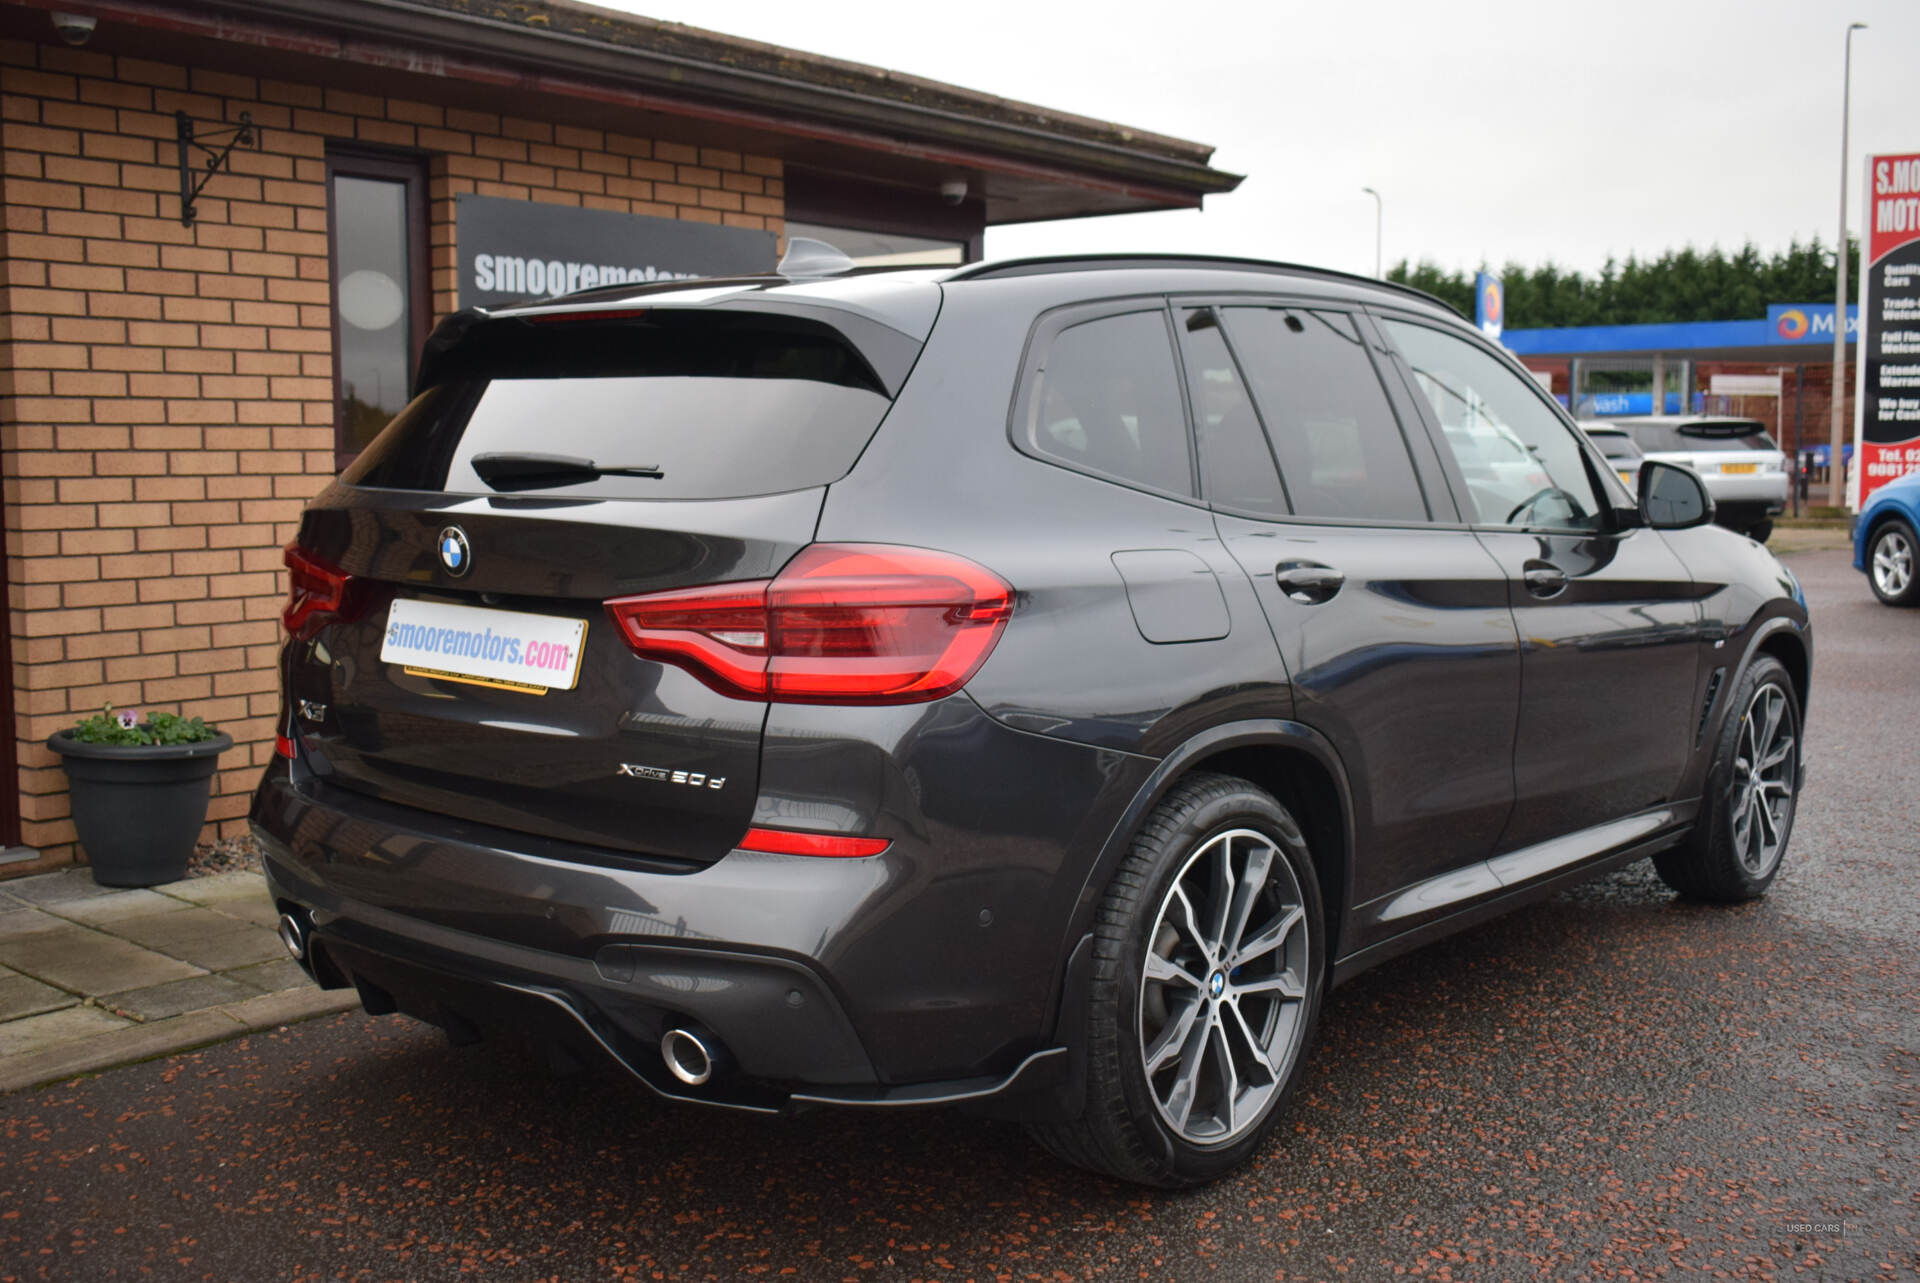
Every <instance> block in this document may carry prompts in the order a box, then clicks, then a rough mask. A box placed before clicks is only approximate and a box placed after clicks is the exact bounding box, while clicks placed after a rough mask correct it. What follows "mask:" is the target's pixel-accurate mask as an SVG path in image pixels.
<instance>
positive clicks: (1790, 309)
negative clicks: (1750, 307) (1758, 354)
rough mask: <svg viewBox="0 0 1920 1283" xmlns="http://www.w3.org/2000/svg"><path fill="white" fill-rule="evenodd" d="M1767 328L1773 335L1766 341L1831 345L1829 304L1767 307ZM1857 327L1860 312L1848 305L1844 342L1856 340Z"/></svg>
mask: <svg viewBox="0 0 1920 1283" xmlns="http://www.w3.org/2000/svg"><path fill="white" fill-rule="evenodd" d="M1767 325H1768V327H1769V328H1770V329H1772V331H1773V333H1772V334H1771V335H1769V336H1768V338H1769V339H1770V340H1771V341H1772V342H1775V343H1812V342H1815V341H1817V340H1824V341H1826V342H1828V343H1831V342H1833V304H1831V303H1774V304H1772V305H1770V306H1769V307H1768V308H1767ZM1859 328H1860V309H1859V308H1857V307H1854V306H1853V305H1852V304H1849V305H1848V306H1847V341H1848V342H1849V343H1851V342H1853V340H1854V339H1855V338H1856V337H1857V334H1856V331H1858V330H1859Z"/></svg>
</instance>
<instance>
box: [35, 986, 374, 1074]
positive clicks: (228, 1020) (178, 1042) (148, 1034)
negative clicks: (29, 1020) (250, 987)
mask: <svg viewBox="0 0 1920 1283" xmlns="http://www.w3.org/2000/svg"><path fill="white" fill-rule="evenodd" d="M295 996H296V995H286V994H263V995H261V997H260V998H259V999H256V1000H254V1001H255V1002H257V1003H258V1004H259V1005H257V1006H249V1007H248V1009H247V1010H246V1011H245V1012H243V1013H241V1014H239V1015H235V1014H230V1013H233V1012H235V1011H236V1010H238V1008H237V1007H212V1008H209V1009H207V1010H206V1011H192V1012H188V1013H187V1014H186V1015H184V1016H174V1017H172V1018H171V1019H168V1020H155V1021H153V1022H151V1023H149V1024H144V1025H130V1026H128V1027H127V1028H126V1029H124V1030H122V1031H121V1032H118V1033H115V1034H112V1035H111V1036H108V1037H100V1038H82V1039H79V1040H77V1041H73V1042H68V1043H63V1044H61V1045H59V1046H55V1047H49V1048H47V1049H46V1050H44V1051H39V1052H34V1053H32V1054H28V1055H21V1056H8V1057H4V1058H0V1092H9V1091H19V1090H20V1089H22V1088H25V1087H38V1086H40V1085H41V1084H43V1083H52V1082H59V1081H60V1080H61V1079H63V1078H72V1077H74V1076H75V1075H78V1074H86V1073H93V1072H95V1071H96V1070H101V1069H110V1068H112V1067H113V1066H115V1065H130V1064H132V1063H134V1062H135V1061H139V1060H151V1059H152V1058H154V1057H155V1056H166V1055H171V1054H173V1053H175V1052H180V1051H188V1050H191V1049H192V1048H194V1047H202V1046H205V1045H206V1044H208V1043H212V1042H220V1041H222V1040H224V1039H227V1038H232V1037H234V1036H236V1035H238V1034H244V1033H251V1032H255V1031H258V1030H261V1029H267V1028H274V1027H278V1026H280V1025H287V1024H293V1023H295V1022H297V1021H301V1020H308V1019H311V1018H313V1017H315V1016H325V1015H332V1014H334V1013H336V1012H342V1011H346V1010H349V1009H350V1008H352V1007H354V1006H356V1005H357V1003H358V999H357V998H356V997H355V995H354V992H353V990H351V989H335V990H323V989H313V990H308V991H305V992H303V993H299V994H298V995H297V996H298V997H299V998H300V999H302V1000H301V1001H292V1000H291V999H292V998H293V997H295ZM282 999H288V1000H287V1001H281V1000H282Z"/></svg>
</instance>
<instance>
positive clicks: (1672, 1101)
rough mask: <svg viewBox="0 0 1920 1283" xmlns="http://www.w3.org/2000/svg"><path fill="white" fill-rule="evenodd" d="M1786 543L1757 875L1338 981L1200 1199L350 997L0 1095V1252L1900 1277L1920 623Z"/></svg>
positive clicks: (1603, 896) (30, 1269)
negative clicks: (749, 1100) (762, 1110)
mask: <svg viewBox="0 0 1920 1283" xmlns="http://www.w3.org/2000/svg"><path fill="white" fill-rule="evenodd" d="M1792 564H1793V565H1794V566H1795V568H1796V569H1797V570H1798V571H1799V572H1800V573H1801V575H1802V577H1803V579H1804V580H1805V583H1806V588H1807V592H1808V595H1809V597H1810V599H1811V600H1812V602H1813V606H1814V612H1815V618H1816V629H1817V643H1816V644H1817V647H1818V653H1817V658H1816V666H1815V678H1814V682H1815V693H1814V703H1813V708H1812V710H1811V716H1810V718H1809V724H1808V735H1809V752H1810V756H1811V761H1812V779H1811V783H1810V787H1809V790H1808V792H1807V794H1806V795H1805V797H1804V800H1803V804H1802V809H1801V812H1800V817H1799V821H1798V828H1797V831H1796V833H1795V835H1794V839H1793V846H1792V850H1791V852H1790V854H1789V857H1788V860H1789V863H1788V866H1787V869H1786V871H1785V873H1784V874H1783V876H1782V878H1781V880H1780V881H1779V883H1778V884H1777V885H1776V886H1775V888H1774V890H1773V893H1772V894H1771V895H1770V896H1769V897H1768V898H1767V899H1766V900H1765V901H1763V902H1761V903H1757V904H1753V905H1748V906H1743V907H1740V908H1735V909H1720V908H1706V907H1700V906H1694V905H1689V904H1685V903H1681V902H1678V901H1676V900H1675V899H1674V898H1673V897H1672V896H1671V895H1669V894H1668V893H1667V892H1666V891H1665V889H1664V888H1663V887H1661V886H1660V885H1659V884H1658V883H1657V882H1656V881H1655V880H1654V879H1653V878H1652V876H1651V872H1650V871H1649V870H1646V869H1644V868H1638V867H1637V868H1633V869H1629V870H1626V871H1624V872H1622V873H1620V874H1617V875H1614V876H1612V877H1610V878H1608V879H1606V880H1604V881H1601V882H1598V883H1592V884H1589V885H1588V886H1586V887H1583V888H1580V889H1578V890H1576V891H1573V892H1570V893H1568V894H1565V895H1562V896H1560V897H1558V898H1557V899H1555V900H1552V901H1550V902H1548V903H1545V904H1543V905H1540V906H1537V907H1535V908H1532V909H1528V910H1524V911H1522V912H1520V913H1518V914H1515V915H1513V916H1510V917H1508V918H1506V919H1504V920H1502V921H1500V922H1497V923H1494V924H1491V925H1489V926H1487V927H1484V928H1482V929H1479V930H1475V931H1472V932H1470V933H1468V934H1466V935H1464V936H1461V937H1458V938H1456V939H1454V940H1452V941H1449V942H1446V943H1443V944H1440V945H1436V946H1433V947H1430V948H1427V949H1425V950H1423V951H1421V952H1418V953H1416V954H1414V955H1411V956H1409V957H1406V958H1403V959H1400V960H1398V961H1396V962H1394V963H1392V964H1390V965H1388V966H1385V967H1382V968H1380V969H1379V970H1377V971H1374V972H1372V973H1370V974H1368V975H1367V976H1365V977H1363V978H1362V979H1360V980H1358V981H1356V982H1355V983H1354V984H1352V985H1350V986H1349V987H1347V988H1345V989H1343V990H1341V991H1340V992H1339V993H1337V994H1336V995H1335V996H1334V997H1333V999H1332V1001H1331V1003H1330V1005H1329V1008H1328V1010H1327V1013H1326V1019H1325V1024H1324V1032H1323V1039H1322V1043H1321V1046H1320V1048H1319V1050H1318V1053H1317V1055H1316V1056H1315V1059H1314V1062H1313V1067H1312V1070H1311V1072H1310V1075H1309V1077H1308V1079H1307V1081H1306V1083H1305V1086H1304V1088H1303V1090H1302V1092H1301V1095H1300V1096H1299V1098H1298V1100H1297V1102H1296V1104H1295V1105H1294V1107H1293V1110H1292V1113H1291V1115H1290V1117H1289V1118H1288V1120H1287V1122H1286V1124H1285V1127H1284V1129H1283V1132H1282V1135H1281V1137H1280V1141H1279V1143H1277V1144H1275V1145H1274V1146H1272V1147H1271V1148H1270V1150H1269V1151H1268V1152H1267V1153H1266V1154H1265V1155H1264V1157H1263V1158H1262V1159H1261V1160H1260V1161H1259V1162H1258V1163H1257V1164H1256V1165H1255V1166H1254V1167H1253V1168H1251V1169H1250V1170H1248V1171H1246V1172H1244V1173H1242V1174H1240V1175H1238V1176H1236V1177H1235V1178H1233V1179H1231V1180H1228V1181H1225V1182H1223V1183H1221V1184H1219V1185H1217V1186H1214V1187H1212V1188H1210V1189H1207V1190H1204V1191H1200V1192H1197V1193H1192V1194H1184V1195H1178V1196H1166V1195H1155V1194H1150V1193H1148V1192H1146V1191H1142V1190H1137V1189H1132V1188H1128V1187H1124V1186H1119V1185H1115V1184H1111V1183H1109V1182H1106V1181H1104V1180H1101V1179H1098V1178H1095V1177H1092V1176H1088V1175H1085V1174H1082V1173H1080V1172H1077V1171H1075V1170H1072V1169H1069V1168H1066V1167H1062V1166H1060V1165H1058V1164H1057V1163H1055V1162H1053V1161H1052V1160H1051V1159H1049V1158H1048V1157H1046V1155H1044V1154H1043V1153H1042V1152H1041V1151H1039V1150H1038V1149H1037V1148H1035V1147H1033V1146H1031V1145H1030V1144H1028V1142H1027V1141H1026V1139H1025V1138H1024V1136H1023V1135H1022V1134H1021V1132H1020V1131H1019V1130H1018V1129H1017V1128H1015V1127H1012V1126H1009V1125H1005V1124H1000V1123H988V1122H981V1121H977V1120H974V1119H970V1118H966V1117H963V1116H961V1115H958V1114H951V1113H936V1114H915V1115H892V1116H853V1115H843V1114H832V1113H816V1114H811V1115H806V1116H803V1117H799V1118H795V1119H791V1120H784V1121H771V1122H769V1121H763V1120H758V1119H751V1118H739V1117H735V1116H731V1115H726V1114H720V1113H712V1112H707V1111H702V1110H694V1109H665V1108H660V1107H656V1106H654V1105H652V1104H650V1103H648V1102H646V1101H643V1100H641V1099H640V1098H639V1097H638V1096H636V1095H635V1094H634V1093H633V1092H632V1091H630V1090H628V1089H626V1088H625V1086H624V1084H623V1082H622V1080H621V1079H619V1078H618V1077H617V1076H615V1075H614V1074H612V1073H603V1072H589V1073H587V1074H584V1075H579V1076H575V1077H572V1078H567V1079H562V1080H553V1079H550V1078H547V1077H544V1076H543V1075H542V1074H541V1073H540V1072H539V1071H538V1069H537V1067H536V1066H535V1065H534V1064H533V1062H532V1059H531V1057H530V1056H529V1055H527V1054H526V1053H525V1052H522V1051H518V1050H514V1049H511V1048H507V1049H496V1048H489V1047H483V1048H473V1049H464V1050H453V1049H450V1048H448V1047H447V1046H446V1045H445V1043H444V1041H443V1040H442V1039H441V1037H440V1036H439V1034H438V1033H436V1032H435V1031H433V1030H431V1029H428V1028H425V1027H424V1026H420V1025H416V1024H411V1023H408V1022H406V1021H405V1020H403V1019H401V1018H398V1017H384V1018H379V1019H370V1018H367V1017H365V1016H362V1015H359V1014H357V1013H356V1014H349V1015H344V1016H334V1017H329V1018H326V1019H321V1020H316V1021H313V1022H310V1023H307V1024H303V1025H299V1026H294V1027H290V1028H287V1029H283V1030H280V1031H277V1032H269V1033H263V1034H258V1035H254V1036H251V1037H248V1038H246V1039H243V1040H240V1041H236V1042H231V1043H227V1044H224V1045H220V1046H216V1047H212V1048H208V1049H205V1050H202V1051H199V1052H195V1053H191V1054H187V1055H182V1056H178V1057H175V1058H173V1059H169V1060H163V1061H155V1062H151V1063H147V1064H143V1065H136V1066H130V1067H127V1068H124V1069H119V1070H114V1071H111V1072H109V1073H106V1074H103V1075H101V1076H99V1077H95V1078H89V1079H83V1080H79V1081H75V1082H71V1083H68V1084H64V1085H61V1086H58V1087H55V1088H51V1089H42V1090H38V1091H34V1092H27V1093H20V1094H17V1095H14V1096H10V1097H4V1098H0V1279H15V1278H20V1279H80V1278H85V1279H111V1278H132V1277H158V1278H163V1279H164V1278H186V1279H200V1278H206V1279H217V1280H229V1279H270V1278H291V1279H361V1278H366V1279H408V1280H435V1279H452V1278H459V1277H468V1276H472V1277H485V1278H488V1279H502V1280H533V1279H564V1280H581V1279H613V1278H632V1279H666V1280H679V1279H736V1278H741V1277H753V1276H759V1275H766V1276H769V1277H788V1278H798V1279H804V1280H839V1279H863V1280H864V1279H873V1280H881V1279H887V1280H892V1279H914V1278H928V1279H956V1280H958V1279H999V1278H1010V1279H1026V1278H1040V1279H1080V1278H1095V1277H1099V1278H1139V1279H1152V1280H1158V1279H1189V1278H1193V1279H1198V1278H1219V1279H1232V1280H1240V1279H1294V1278H1350V1279H1369V1280H1371V1279H1380V1278H1387V1277H1392V1276H1395V1275H1398V1274H1408V1275H1414V1276H1422V1277H1429V1278H1457V1279H1503V1278H1515V1279H1533V1278H1537V1277H1542V1276H1552V1277H1598V1278H1648V1277H1681V1276H1687V1277H1692V1276H1695V1275H1706V1276H1708V1277H1738V1278H1776V1277H1779V1278H1784V1277H1794V1278H1811V1279H1819V1278H1831V1279H1859V1278H1887V1279H1894V1278H1910V1277H1913V1276H1914V1274H1915V1272H1916V1269H1920V1090H1917V1089H1916V1088H1917V1084H1920V946H1917V945H1916V943H1915V942H1916V939H1920V824H1916V820H1920V806H1916V803H1917V802H1920V781H1917V780H1916V768H1920V611H1906V612H1898V611H1891V610H1887V609H1885V608H1883V607H1881V606H1879V605H1878V604H1876V603H1875V602H1874V601H1873V600H1872V597H1871V595H1870V594H1869V593H1868V591H1867V588H1866V585H1865V583H1864V581H1863V580H1862V579H1861V578H1860V577H1859V576H1858V575H1856V574H1854V573H1853V572H1852V571H1851V570H1850V569H1848V568H1847V566H1846V554H1844V553H1841V552H1831V551H1829V552H1811V553H1806V554H1803V555H1799V556H1796V557H1795V558H1794V559H1793V561H1792Z"/></svg>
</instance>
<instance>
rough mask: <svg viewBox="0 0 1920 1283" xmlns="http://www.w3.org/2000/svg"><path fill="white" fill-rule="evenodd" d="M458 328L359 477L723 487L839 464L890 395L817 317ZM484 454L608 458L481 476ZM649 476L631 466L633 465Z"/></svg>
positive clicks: (814, 482) (785, 483) (730, 492)
mask: <svg viewBox="0 0 1920 1283" xmlns="http://www.w3.org/2000/svg"><path fill="white" fill-rule="evenodd" d="M481 329H482V330H484V331H486V332H485V333H475V334H473V335H471V336H469V338H468V339H466V340H463V342H462V344H461V345H460V346H459V347H456V348H455V349H454V351H453V353H452V354H451V355H449V356H448V357H446V358H445V359H444V360H443V361H442V362H441V364H440V365H439V366H437V367H436V368H437V369H438V370H439V372H440V379H439V381H438V382H437V383H436V384H435V386H434V387H432V388H430V389H428V390H427V391H426V392H424V393H422V394H421V395H419V396H418V397H415V398H414V400H413V401H412V402H410V403H409V404H408V405H407V407H406V408H405V409H404V410H402V411H401V412H400V413H399V414H398V415H396V416H395V417H394V420H393V422H392V423H391V424H389V425H388V426H387V428H386V430H385V431H384V432H382V433H381V434H380V436H379V437H378V438H377V439H376V440H375V441H374V442H373V444H372V445H370V446H369V447H368V448H367V449H366V450H365V451H364V452H363V453H362V454H361V456H360V458H359V459H358V460H357V461H356V462H355V463H354V465H353V466H352V467H351V468H349V469H348V470H347V472H346V473H345V474H344V475H343V480H345V481H347V482H348V483H350V484H353V485H360V486H370V487H377V488H382V489H394V490H425V491H445V492H448V493H455V494H490V493H497V492H499V491H502V490H512V491H513V492H514V493H527V492H528V491H529V490H531V491H535V492H550V493H554V494H564V495H566V496H568V497H570V498H572V497H578V498H583V499H727V498H744V497H746V496H750V495H760V494H775V493H779V492H782V491H788V490H801V489H807V488H809V487H813V486H820V485H826V484H828V483H830V482H833V481H837V480H839V479H840V478H841V477H843V476H845V475H846V473H847V472H848V470H849V469H851V468H852V466H853V464H854V462H855V461H856V460H857V459H858V458H859V456H860V452H861V451H862V450H863V449H864V448H865V447H866V444H867V442H868V440H869V439H870V438H871V437H872V436H873V432H874V429H875V428H876V427H878V426H879V423H880V420H881V418H882V417H884V416H885V414H886V412H887V409H888V407H889V406H890V405H891V401H890V400H889V398H888V397H887V395H886V394H885V392H884V391H883V390H882V386H881V383H880V380H879V379H878V378H877V377H876V376H875V375H874V373H873V372H872V370H871V369H870V368H869V367H868V366H867V364H866V363H865V361H864V360H863V359H862V358H861V357H860V355H859V354H858V352H857V351H855V350H854V349H853V348H852V347H851V346H850V345H848V344H846V343H845V342H843V341H841V340H839V339H838V338H837V337H836V336H835V335H834V334H833V333H832V332H831V331H830V330H829V329H827V328H826V327H825V326H818V325H804V324H790V323H787V322H786V321H785V319H784V318H770V319H768V320H767V321H765V322H764V323H761V322H756V321H755V320H752V319H744V318H741V317H739V316H737V315H736V316H732V317H724V318H708V317H698V316H692V317H689V316H686V315H682V316H677V317H676V316H671V315H666V314H656V315H654V316H653V317H651V318H648V319H645V320H635V321H627V322H611V323H569V324H547V325H543V324H538V323H532V322H527V321H506V320H503V321H499V322H494V323H492V324H491V325H483V326H482V327H481ZM482 455H507V456H522V455H537V456H551V457H557V458H560V459H565V460H571V461H584V462H590V463H591V464H593V465H594V466H595V467H596V468H599V469H604V470H613V469H624V470H627V473H626V474H625V475H620V474H615V475H606V476H600V477H598V478H594V477H593V476H592V475H591V473H587V474H583V475H575V476H573V477H568V476H566V475H564V472H563V474H562V475H558V476H556V477H555V479H553V480H552V481H550V482H548V483H545V484H536V485H527V484H524V482H514V483H511V484H508V483H502V482H500V480H499V474H498V471H497V470H493V471H494V472H495V483H493V484H490V483H489V481H488V480H486V479H483V477H482V476H481V475H480V473H479V472H477V471H476V470H475V466H474V460H475V459H476V458H477V457H478V456H482ZM643 472H644V473H657V474H658V475H639V474H640V473H643Z"/></svg>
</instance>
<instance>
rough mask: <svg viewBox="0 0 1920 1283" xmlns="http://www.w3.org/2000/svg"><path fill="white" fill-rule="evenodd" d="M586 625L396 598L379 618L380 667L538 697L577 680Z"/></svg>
mask: <svg viewBox="0 0 1920 1283" xmlns="http://www.w3.org/2000/svg"><path fill="white" fill-rule="evenodd" d="M586 641H587V621H586V620H584V619H561V618H558V617H556V616H553V615H530V614H526V613H524V612H521V611H517V610H484V609H481V608H480V607H477V606H454V605H449V604H447V603H445V602H437V601H411V600H407V599H404V598H402V599H398V600H396V601H395V602H394V603H393V606H392V608H391V609H390V610H389V611H388V612H387V634H386V638H385V640H384V641H382V642H381V644H380V659H381V662H382V663H387V664H398V665H400V667H401V668H402V669H403V670H404V671H406V672H408V673H412V674H414V675H416V676H420V677H439V678H444V679H446V680H448V681H455V682H467V683H470V684H472V685H475V686H493V687H497V688H500V689H503V690H515V691H524V692H527V693H528V694H533V695H544V694H546V693H547V692H548V691H550V690H572V689H573V688H574V685H575V684H576V683H577V682H578V681H579V680H580V657H581V655H582V654H583V653H584V652H585V650H586Z"/></svg>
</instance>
